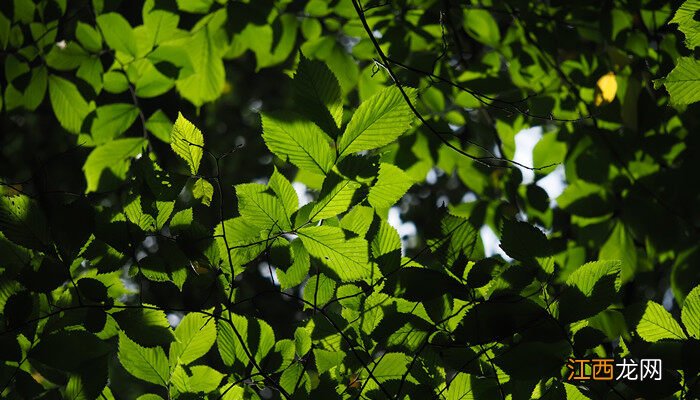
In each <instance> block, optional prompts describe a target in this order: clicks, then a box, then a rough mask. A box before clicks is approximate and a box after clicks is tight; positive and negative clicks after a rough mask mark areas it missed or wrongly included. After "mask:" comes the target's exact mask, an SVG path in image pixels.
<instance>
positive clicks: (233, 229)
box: [214, 217, 271, 273]
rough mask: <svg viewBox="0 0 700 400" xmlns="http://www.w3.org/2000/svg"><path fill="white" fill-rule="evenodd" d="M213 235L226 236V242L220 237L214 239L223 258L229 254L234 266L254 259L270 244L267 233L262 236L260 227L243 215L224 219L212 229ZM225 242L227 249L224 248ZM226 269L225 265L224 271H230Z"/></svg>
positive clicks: (227, 267)
mask: <svg viewBox="0 0 700 400" xmlns="http://www.w3.org/2000/svg"><path fill="white" fill-rule="evenodd" d="M214 235H217V236H218V235H221V236H226V242H224V240H223V238H222V237H217V239H216V241H217V243H218V245H219V253H220V254H221V255H222V257H223V258H224V259H225V260H227V259H228V258H227V257H226V254H227V253H229V254H231V259H232V261H233V264H234V265H233V267H234V268H235V267H237V266H240V265H244V264H246V263H248V262H250V261H252V260H254V259H255V258H256V257H257V256H258V255H259V254H260V253H262V251H263V250H264V249H265V247H266V245H270V244H271V243H270V241H268V240H266V239H267V237H268V235H267V234H265V236H262V235H261V234H260V228H259V227H258V226H257V225H254V224H253V223H251V222H250V221H248V219H247V218H243V217H238V218H231V219H228V220H226V221H224V223H223V225H222V224H219V225H217V226H216V229H214ZM227 244H228V246H229V248H228V249H227V248H226V245H227ZM228 269H229V266H228V265H227V266H226V268H225V272H226V273H229V272H230V271H229V270H228ZM238 272H240V271H238ZM234 273H235V271H234Z"/></svg>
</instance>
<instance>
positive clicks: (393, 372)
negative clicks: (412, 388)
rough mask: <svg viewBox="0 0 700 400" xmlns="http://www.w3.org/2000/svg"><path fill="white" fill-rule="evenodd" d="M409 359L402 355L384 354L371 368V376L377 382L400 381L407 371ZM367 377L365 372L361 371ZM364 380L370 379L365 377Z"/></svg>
mask: <svg viewBox="0 0 700 400" xmlns="http://www.w3.org/2000/svg"><path fill="white" fill-rule="evenodd" d="M410 361H411V360H410V358H409V357H408V356H407V355H406V354H403V353H385V354H383V355H382V356H381V357H379V360H378V361H377V362H376V364H375V365H374V366H373V367H372V368H373V371H372V375H373V376H374V377H375V378H376V379H377V380H379V381H388V380H400V379H401V378H403V374H404V373H405V372H406V370H407V369H408V364H409V362H410ZM362 373H363V375H367V371H366V370H363V371H362ZM366 379H371V378H369V376H366Z"/></svg>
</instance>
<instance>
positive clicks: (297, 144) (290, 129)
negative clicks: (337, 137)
mask: <svg viewBox="0 0 700 400" xmlns="http://www.w3.org/2000/svg"><path fill="white" fill-rule="evenodd" d="M262 126H263V139H264V140H265V144H267V147H268V148H269V149H270V151H271V152H273V153H274V154H275V155H276V156H278V157H279V158H281V159H283V160H285V161H288V162H291V163H292V164H294V165H296V166H297V167H299V168H301V169H306V170H309V171H310V172H314V173H317V174H322V175H325V174H326V173H327V172H328V171H329V170H330V168H331V166H332V165H333V158H334V154H333V151H332V148H331V146H332V144H331V140H330V138H329V137H328V136H327V135H326V134H325V133H323V131H322V130H321V128H319V127H318V126H317V125H316V124H314V123H312V122H309V121H306V120H305V119H303V118H302V117H300V116H298V115H295V114H292V113H268V114H262Z"/></svg>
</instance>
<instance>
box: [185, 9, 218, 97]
mask: <svg viewBox="0 0 700 400" xmlns="http://www.w3.org/2000/svg"><path fill="white" fill-rule="evenodd" d="M213 25H214V24H213V23H207V24H206V25H204V26H203V27H201V28H200V29H199V30H198V31H197V32H196V33H194V34H193V35H191V37H190V38H189V40H188V41H187V42H185V43H183V46H184V48H186V49H187V54H188V55H189V58H190V62H191V64H192V66H193V68H194V73H193V74H191V75H189V76H188V77H186V78H183V79H178V81H177V84H176V86H177V90H178V91H179V92H180V93H181V94H182V97H184V98H185V99H187V100H189V101H190V102H192V104H194V105H195V106H197V107H200V106H201V105H203V104H204V103H206V102H210V101H212V100H215V99H216V98H217V97H219V96H220V95H221V91H222V90H223V89H224V82H225V78H226V72H225V71H224V63H223V61H222V60H221V54H220V53H221V50H222V49H223V48H224V45H223V44H222V43H219V42H217V39H216V37H217V32H216V29H215V27H214V26H213ZM219 36H220V35H219Z"/></svg>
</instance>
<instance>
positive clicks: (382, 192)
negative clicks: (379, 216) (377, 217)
mask: <svg viewBox="0 0 700 400" xmlns="http://www.w3.org/2000/svg"><path fill="white" fill-rule="evenodd" d="M412 181H413V179H411V177H410V176H409V175H408V174H406V173H405V172H404V171H403V170H402V169H401V168H399V167H397V166H395V165H393V164H387V163H381V164H379V176H377V182H376V183H375V184H374V186H372V188H371V189H370V190H369V197H368V198H367V200H368V201H369V204H371V205H372V207H374V208H376V209H379V210H383V209H386V208H389V207H391V206H393V205H394V204H396V202H397V201H399V199H400V198H401V197H402V196H403V195H404V194H405V193H406V191H407V190H408V189H409V188H410V187H411V186H412V185H413V182H412Z"/></svg>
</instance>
